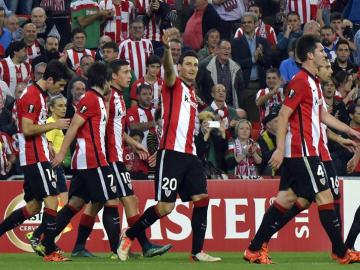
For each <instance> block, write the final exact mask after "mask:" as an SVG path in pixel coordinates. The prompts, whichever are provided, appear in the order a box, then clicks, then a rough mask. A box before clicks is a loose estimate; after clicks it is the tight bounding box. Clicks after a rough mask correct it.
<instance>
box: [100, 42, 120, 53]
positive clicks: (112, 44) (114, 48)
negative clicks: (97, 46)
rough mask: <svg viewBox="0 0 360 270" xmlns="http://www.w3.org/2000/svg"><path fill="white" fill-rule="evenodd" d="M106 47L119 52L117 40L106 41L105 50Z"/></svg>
mask: <svg viewBox="0 0 360 270" xmlns="http://www.w3.org/2000/svg"><path fill="white" fill-rule="evenodd" d="M104 49H113V50H114V52H119V46H118V45H116V42H114V41H109V42H106V43H105V44H104V46H103V50H104Z"/></svg>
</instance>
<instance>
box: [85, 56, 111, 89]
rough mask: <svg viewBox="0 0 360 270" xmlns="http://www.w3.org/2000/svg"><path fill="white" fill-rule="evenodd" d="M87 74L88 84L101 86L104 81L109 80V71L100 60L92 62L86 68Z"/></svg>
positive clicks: (103, 84)
mask: <svg viewBox="0 0 360 270" xmlns="http://www.w3.org/2000/svg"><path fill="white" fill-rule="evenodd" d="M87 75H88V76H87V77H88V82H89V85H90V86H97V87H100V88H103V87H104V86H105V84H106V82H108V81H110V80H111V72H109V69H108V67H107V66H106V64H104V63H102V62H95V63H94V64H92V65H91V67H90V68H89V69H88V72H87Z"/></svg>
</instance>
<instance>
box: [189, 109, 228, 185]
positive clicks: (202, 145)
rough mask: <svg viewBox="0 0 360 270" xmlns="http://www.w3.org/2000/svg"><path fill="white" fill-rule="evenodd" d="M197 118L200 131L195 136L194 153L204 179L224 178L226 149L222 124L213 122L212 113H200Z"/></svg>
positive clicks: (213, 116)
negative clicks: (197, 158)
mask: <svg viewBox="0 0 360 270" xmlns="http://www.w3.org/2000/svg"><path fill="white" fill-rule="evenodd" d="M198 117H199V123H200V129H199V133H198V135H197V136H195V145H196V153H197V156H198V157H199V159H200V161H201V163H202V165H203V168H204V172H205V175H206V178H209V179H219V178H220V179H222V178H225V177H224V173H225V172H226V171H227V168H226V162H225V158H224V157H225V152H226V149H227V140H226V134H225V127H224V125H223V123H220V122H219V121H215V115H214V114H213V113H212V112H209V111H202V112H201V113H200V114H199V116H198ZM215 124H217V125H215Z"/></svg>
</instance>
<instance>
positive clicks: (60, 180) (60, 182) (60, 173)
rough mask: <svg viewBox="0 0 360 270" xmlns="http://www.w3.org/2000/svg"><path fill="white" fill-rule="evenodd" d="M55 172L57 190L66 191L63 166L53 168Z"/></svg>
mask: <svg viewBox="0 0 360 270" xmlns="http://www.w3.org/2000/svg"><path fill="white" fill-rule="evenodd" d="M54 171H55V173H56V183H57V187H58V190H59V193H64V192H67V191H68V188H67V186H66V177H65V172H64V168H63V167H62V166H59V167H57V168H56V169H54Z"/></svg>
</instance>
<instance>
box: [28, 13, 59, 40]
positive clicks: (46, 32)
mask: <svg viewBox="0 0 360 270" xmlns="http://www.w3.org/2000/svg"><path fill="white" fill-rule="evenodd" d="M28 22H32V23H33V24H34V25H35V26H36V32H37V39H38V41H39V43H40V44H41V45H42V46H43V45H44V43H45V40H46V38H47V37H48V36H53V37H57V39H58V40H59V41H60V39H61V36H60V33H59V30H58V29H57V27H56V24H54V23H50V21H49V20H48V19H47V17H46V12H45V10H44V9H43V8H41V7H36V8H34V9H33V10H32V11H31V17H30V20H29V21H28Z"/></svg>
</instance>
